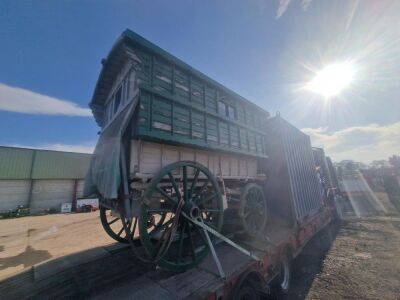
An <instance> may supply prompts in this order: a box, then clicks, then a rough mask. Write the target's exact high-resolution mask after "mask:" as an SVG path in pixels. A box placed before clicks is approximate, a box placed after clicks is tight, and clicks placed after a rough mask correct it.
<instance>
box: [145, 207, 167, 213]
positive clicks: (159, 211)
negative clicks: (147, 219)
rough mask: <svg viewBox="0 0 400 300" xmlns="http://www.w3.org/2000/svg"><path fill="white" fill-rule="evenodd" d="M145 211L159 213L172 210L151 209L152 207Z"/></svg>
mask: <svg viewBox="0 0 400 300" xmlns="http://www.w3.org/2000/svg"><path fill="white" fill-rule="evenodd" d="M147 211H148V212H149V213H159V214H162V213H169V212H173V210H171V209H152V208H148V209H147Z"/></svg>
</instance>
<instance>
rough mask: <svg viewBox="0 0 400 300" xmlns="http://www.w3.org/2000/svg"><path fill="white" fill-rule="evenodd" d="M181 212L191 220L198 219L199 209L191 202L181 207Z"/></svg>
mask: <svg viewBox="0 0 400 300" xmlns="http://www.w3.org/2000/svg"><path fill="white" fill-rule="evenodd" d="M182 210H183V211H184V212H185V213H186V214H187V215H189V216H190V217H191V218H192V219H197V218H198V217H200V208H199V207H198V206H197V205H196V204H195V203H193V202H192V201H190V202H188V203H186V204H185V205H184V206H183V208H182Z"/></svg>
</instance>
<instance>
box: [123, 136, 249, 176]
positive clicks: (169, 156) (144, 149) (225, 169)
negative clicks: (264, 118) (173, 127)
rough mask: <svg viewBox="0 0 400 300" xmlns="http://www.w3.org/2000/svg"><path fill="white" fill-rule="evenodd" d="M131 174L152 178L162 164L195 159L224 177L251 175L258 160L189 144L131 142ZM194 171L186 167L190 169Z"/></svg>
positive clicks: (216, 174)
mask: <svg viewBox="0 0 400 300" xmlns="http://www.w3.org/2000/svg"><path fill="white" fill-rule="evenodd" d="M131 149H132V150H131V151H132V153H131V165H130V173H131V176H135V175H134V174H135V170H136V171H137V172H136V176H138V177H151V176H153V174H156V173H158V172H159V170H160V169H161V168H162V167H165V166H167V165H169V164H172V163H174V162H177V161H182V160H190V161H196V162H198V163H200V164H202V165H204V166H205V167H207V168H208V169H209V170H210V171H211V172H212V173H213V174H214V175H215V176H220V174H221V173H222V176H223V177H225V178H249V177H250V178H254V177H256V176H257V159H255V158H253V157H250V156H249V157H246V156H243V155H232V154H229V155H228V154H220V153H218V152H215V151H205V150H197V149H194V148H189V147H179V146H170V145H165V144H158V143H153V142H145V141H137V140H133V141H132V147H131ZM192 171H193V170H189V175H190V172H192Z"/></svg>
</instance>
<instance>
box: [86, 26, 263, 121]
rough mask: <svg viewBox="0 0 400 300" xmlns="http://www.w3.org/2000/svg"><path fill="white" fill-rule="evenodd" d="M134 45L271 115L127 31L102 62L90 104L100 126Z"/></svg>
mask: <svg viewBox="0 0 400 300" xmlns="http://www.w3.org/2000/svg"><path fill="white" fill-rule="evenodd" d="M132 44H133V45H136V46H139V47H141V48H144V49H145V50H147V51H149V52H151V53H153V54H155V55H158V56H161V57H162V58H164V59H165V60H167V61H169V62H171V63H173V64H174V65H176V66H178V67H180V68H182V69H183V70H186V71H188V72H190V73H191V74H192V75H194V76H197V77H198V78H200V79H202V80H204V81H206V82H207V83H208V84H210V85H213V86H215V87H217V88H219V89H221V90H223V91H224V92H225V93H227V94H228V95H230V96H232V97H234V98H236V99H238V100H240V101H242V102H245V103H247V104H248V105H251V106H253V107H254V108H256V109H257V110H260V109H261V110H262V111H264V112H265V113H266V114H268V115H269V113H268V112H267V111H266V110H264V109H263V108H261V107H259V106H258V105H256V104H254V103H252V102H250V101H249V100H247V99H246V98H244V97H242V96H240V95H238V94H237V93H235V92H234V91H232V90H230V89H228V88H227V87H225V86H223V85H222V84H220V83H218V82H216V81H215V80H213V79H211V78H210V77H208V76H207V75H205V74H203V73H201V72H200V71H198V70H196V69H194V68H193V67H191V66H189V65H188V64H186V63H185V62H183V61H182V60H180V59H179V58H177V57H175V56H173V55H172V54H170V53H168V52H167V51H165V50H163V49H161V48H160V47H158V46H156V45H155V44H153V43H151V42H150V41H148V40H146V39H145V38H143V37H142V36H140V35H138V34H137V33H135V32H133V31H132V30H129V29H126V30H125V31H124V32H123V33H122V34H121V36H120V37H119V38H118V40H117V41H116V42H115V44H114V46H113V47H112V48H111V51H110V52H109V54H108V56H107V58H106V59H104V60H102V64H103V68H102V70H101V72H100V76H99V78H98V80H97V83H96V87H95V90H94V93H93V97H92V100H91V102H90V103H89V106H90V108H91V109H92V111H93V114H94V117H95V119H96V122H97V123H98V124H99V125H100V126H101V125H102V124H103V115H104V103H105V101H106V100H107V96H108V92H109V90H110V88H111V86H112V84H113V82H114V79H115V78H116V76H117V75H118V72H119V71H120V70H121V68H122V67H123V65H124V63H125V62H126V60H127V59H128V58H129V52H128V51H126V50H127V48H129V47H130V45H132Z"/></svg>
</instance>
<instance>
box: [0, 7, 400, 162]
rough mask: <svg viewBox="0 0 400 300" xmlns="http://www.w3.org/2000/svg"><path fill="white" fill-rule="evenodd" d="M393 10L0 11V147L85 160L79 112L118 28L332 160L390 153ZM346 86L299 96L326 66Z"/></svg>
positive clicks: (396, 55)
mask: <svg viewBox="0 0 400 300" xmlns="http://www.w3.org/2000/svg"><path fill="white" fill-rule="evenodd" d="M399 20H400V3H399V2H398V1H324V0H318V1H316V0H314V1H310V0H297V1H296V0H291V1H290V0H280V1H279V0H276V1H273V0H271V1H269V0H265V1H264V0H254V1H184V0H182V1H61V0H60V1H45V0H42V1H28V0H24V1H18V0H12V1H7V0H2V1H1V2H0V41H1V42H0V144H1V145H22V146H29V147H42V148H51V149H58V150H63V149H65V150H72V151H74V150H76V151H90V150H91V149H92V148H93V145H94V144H95V143H96V140H97V134H96V133H97V132H98V130H99V128H98V127H97V125H96V124H95V122H94V120H93V118H92V117H91V115H90V112H89V111H88V110H87V104H88V102H89V101H90V99H91V96H92V93H93V90H94V86H95V83H96V80H97V78H98V75H99V72H100V67H101V65H100V60H101V58H103V57H105V56H106V55H107V53H108V51H109V50H110V48H111V46H112V45H113V43H114V42H115V40H116V39H117V38H118V36H119V35H120V34H121V32H122V31H123V30H125V29H126V28H130V29H131V30H133V31H135V32H137V33H139V34H140V35H142V36H144V37H145V38H147V39H149V40H150V41H152V42H153V43H155V44H157V45H158V46H160V47H162V48H164V49H165V50H167V51H169V52H170V53H172V54H173V55H175V56H177V57H178V58H180V59H182V60H184V61H185V62H187V63H188V64H190V65H192V66H194V67H195V68H197V69H198V70H200V71H202V72H203V73H205V74H207V75H208V76H210V77H211V78H213V79H215V80H217V81H219V82H221V83H222V84H224V85H226V86H227V87H229V88H231V89H232V90H234V91H236V92H237V93H239V94H241V95H243V96H244V97H246V98H248V99H250V100H251V101H253V102H255V103H256V104H258V105H260V106H262V107H263V108H265V109H267V110H268V111H270V112H272V113H275V112H276V111H280V112H281V114H282V115H283V116H284V117H285V118H286V119H288V120H289V121H291V122H292V123H294V124H295V125H296V126H298V127H299V128H302V129H304V131H305V132H307V133H308V134H310V136H311V137H312V140H313V143H314V144H315V145H317V146H324V147H325V148H326V150H327V152H328V153H329V154H331V155H332V157H333V158H334V159H336V160H341V159H345V158H349V159H356V160H361V161H364V162H368V161H371V160H373V159H382V158H387V157H388V156H389V155H391V154H395V153H397V154H400V153H399V152H400V150H399V149H400V99H399V96H398V95H399V92H400V84H399V77H400V63H399V61H400V60H399V59H400V21H399ZM344 60H352V61H354V65H355V70H356V73H355V76H354V77H355V79H354V82H353V83H352V84H351V86H350V87H349V88H348V89H347V90H345V91H343V93H342V94H341V95H340V96H338V97H335V99H332V100H331V101H325V100H324V99H323V97H322V96H320V95H316V94H315V93H311V92H310V91H305V90H304V89H303V88H302V87H303V86H304V85H305V83H307V82H308V81H310V80H311V79H312V78H313V76H315V72H317V71H318V70H320V69H321V68H323V67H324V66H326V65H329V64H331V63H335V62H340V61H344Z"/></svg>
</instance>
